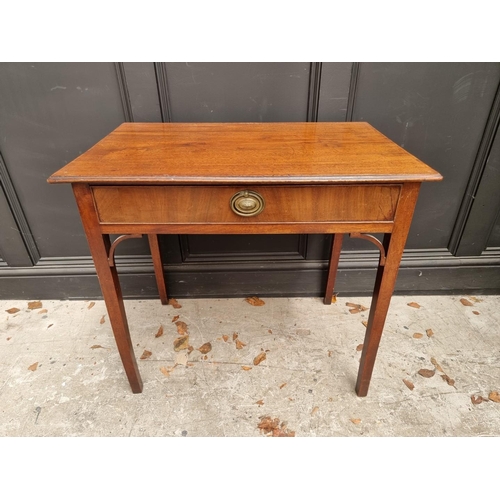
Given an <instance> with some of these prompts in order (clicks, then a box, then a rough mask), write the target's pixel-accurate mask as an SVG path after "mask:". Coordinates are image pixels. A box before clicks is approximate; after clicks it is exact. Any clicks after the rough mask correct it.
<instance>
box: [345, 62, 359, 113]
mask: <svg viewBox="0 0 500 500" xmlns="http://www.w3.org/2000/svg"><path fill="white" fill-rule="evenodd" d="M358 75H359V62H353V63H352V68H351V80H350V82H349V96H348V98H347V112H346V117H345V121H346V122H352V114H353V112H354V101H355V99H356V91H357V89H358Z"/></svg>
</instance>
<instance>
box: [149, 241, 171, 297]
mask: <svg viewBox="0 0 500 500" xmlns="http://www.w3.org/2000/svg"><path fill="white" fill-rule="evenodd" d="M148 239H149V248H150V249H151V257H152V258H153V266H154V269H155V276H156V284H157V285H158V293H159V294H160V300H161V303H162V304H167V303H168V297H167V286H166V285H165V274H164V272H163V262H162V259H161V253H160V243H159V241H158V235H157V234H148Z"/></svg>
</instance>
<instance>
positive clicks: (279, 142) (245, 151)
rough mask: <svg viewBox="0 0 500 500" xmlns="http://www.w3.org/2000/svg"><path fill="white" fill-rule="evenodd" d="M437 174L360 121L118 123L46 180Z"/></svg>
mask: <svg viewBox="0 0 500 500" xmlns="http://www.w3.org/2000/svg"><path fill="white" fill-rule="evenodd" d="M441 179H442V176H441V175H440V174H439V173H438V172H436V171H435V170H433V169H432V168H431V167H429V166H427V165H426V164H425V163H423V162H422V161H420V160H418V159H417V158H415V157H414V156H413V155H411V154H410V153H408V152H407V151H405V150H404V149H402V148H401V147H399V146H398V145H397V144H395V143H394V142H392V141H391V140H390V139H388V138H387V137H385V136H384V135H383V134H381V133H380V132H378V131H377V130H376V129H374V128H373V127H372V126H371V125H369V124H368V123H364V122H348V123H342V122H339V123H337V122H335V123H330V122H328V123H327V122H310V123H297V122H287V123H123V124H122V125H120V126H119V127H118V128H116V129H115V130H114V131H113V132H111V133H110V134H109V135H107V136H106V137H104V139H102V140H101V141H100V142H98V143H97V144H96V145H95V146H93V147H92V148H90V149H89V150H88V151H87V152H85V153H83V154H82V155H81V156H79V157H78V158H76V159H75V160H73V161H72V162H70V163H68V164H67V165H66V166H65V167H63V168H61V169H60V170H59V171H58V172H56V173H54V174H53V175H52V176H51V177H50V178H49V180H48V181H49V182H50V183H64V182H84V183H90V184H115V185H116V184H344V183H354V182H356V183H359V182H420V181H439V180H441Z"/></svg>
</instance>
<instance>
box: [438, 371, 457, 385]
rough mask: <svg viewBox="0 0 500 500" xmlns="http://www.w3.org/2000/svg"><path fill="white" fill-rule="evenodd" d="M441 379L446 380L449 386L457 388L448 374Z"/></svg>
mask: <svg viewBox="0 0 500 500" xmlns="http://www.w3.org/2000/svg"><path fill="white" fill-rule="evenodd" d="M441 378H442V379H443V380H445V381H446V383H447V384H448V385H451V386H453V387H455V381H454V380H453V379H452V378H450V377H448V375H446V373H445V374H444V375H441Z"/></svg>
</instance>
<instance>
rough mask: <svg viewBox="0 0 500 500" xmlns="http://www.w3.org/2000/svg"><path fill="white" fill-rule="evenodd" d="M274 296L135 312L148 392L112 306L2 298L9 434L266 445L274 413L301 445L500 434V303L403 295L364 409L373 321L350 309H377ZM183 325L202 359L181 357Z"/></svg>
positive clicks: (137, 305) (0, 408) (1, 418)
mask: <svg viewBox="0 0 500 500" xmlns="http://www.w3.org/2000/svg"><path fill="white" fill-rule="evenodd" d="M462 298H464V299H467V300H468V301H469V303H470V304H471V305H463V304H462V303H461V302H460V299H462ZM263 300H264V301H265V304H264V305H262V306H259V307H257V306H252V305H250V304H249V303H247V302H246V301H245V300H244V299H211V300H208V299H197V300H195V299H191V300H187V299H183V300H179V304H180V305H181V306H182V307H181V308H177V309H175V308H173V307H172V306H162V305H161V304H160V303H159V301H158V300H129V301H127V302H126V309H127V313H128V315H129V323H130V328H131V332H132V339H133V343H134V347H135V352H136V355H137V356H138V357H140V356H141V355H142V354H143V352H144V351H150V352H151V355H150V356H149V357H148V358H147V359H143V360H139V361H138V363H139V368H140V370H141V374H142V377H143V380H144V392H143V393H142V394H140V395H134V394H132V393H131V391H130V389H129V385H128V382H127V379H126V377H125V374H124V372H123V369H122V365H121V362H120V359H119V356H118V353H117V350H116V347H115V343H114V339H113V335H112V332H111V328H110V324H109V320H108V316H107V313H106V309H105V306H104V303H103V302H102V301H95V304H94V305H92V306H91V302H89V301H87V302H84V301H71V302H69V301H50V300H44V301H42V304H38V306H39V307H38V308H37V309H32V310H31V309H29V308H28V302H27V301H16V300H14V301H0V311H1V313H0V436H263V435H265V432H264V431H263V430H260V429H259V428H258V425H259V423H261V422H262V421H263V420H262V417H269V419H268V420H265V419H264V423H266V422H267V424H268V425H267V427H266V429H267V431H270V430H272V428H273V427H275V428H276V430H275V433H278V434H279V433H284V434H287V433H291V434H293V433H294V434H295V435H296V436H498V435H500V403H498V402H494V401H491V400H488V396H489V395H490V393H492V392H493V391H497V392H500V297H498V296H481V297H477V299H476V298H475V297H466V296H463V297H462V296H415V297H413V296H406V297H393V299H392V304H391V309H390V312H389V315H388V318H387V322H386V328H385V333H384V336H383V337H382V342H381V345H380V350H379V355H378V359H377V363H376V365H375V371H374V375H373V378H372V382H371V387H370V392H369V394H368V396H367V397H366V398H358V397H357V396H356V394H355V392H354V384H355V380H356V374H357V368H358V363H359V358H360V352H359V351H358V350H357V347H358V346H359V344H361V343H362V342H363V337H364V326H363V324H362V321H365V320H366V319H367V317H368V311H362V312H358V313H355V314H352V313H350V312H349V310H350V309H352V307H351V308H350V307H348V306H346V302H352V303H356V304H361V305H363V306H366V307H369V305H370V300H369V298H367V297H358V298H356V297H350V298H346V297H342V298H338V299H337V302H336V303H335V304H333V305H332V306H330V307H327V306H324V305H323V304H322V302H321V300H320V299H319V298H272V299H268V298H264V299H263ZM411 302H415V303H417V304H418V305H419V306H420V307H419V308H416V307H411V306H408V305H407V304H408V303H411ZM12 308H18V309H19V311H18V312H12V311H11V313H9V312H6V311H7V310H11V309H12ZM175 316H179V318H177V319H176V320H175V321H182V322H184V323H185V325H186V327H187V333H188V335H189V341H188V342H186V345H190V346H192V347H193V348H194V350H192V351H191V352H188V350H181V351H179V352H175V351H174V341H175V340H176V339H177V338H178V333H177V326H176V324H175V322H173V321H174V317H175ZM160 326H163V334H162V335H161V336H158V337H156V334H157V332H158V330H159V328H160ZM182 327H183V325H182V324H181V325H180V328H181V329H182ZM427 330H432V332H429V335H430V336H429V335H428V334H427V333H426V331H427ZM234 333H237V339H236V340H237V341H240V342H241V344H238V342H236V341H234V340H233V334H234ZM416 333H420V334H421V335H414V334H416ZM226 336H227V337H226ZM226 339H227V341H226ZM207 342H210V344H211V350H210V351H209V352H207V353H206V354H203V353H202V352H200V351H199V350H198V348H200V347H201V346H202V345H203V344H205V343H207ZM238 347H239V348H238ZM261 353H265V354H266V359H265V360H263V361H262V362H261V363H260V364H258V365H254V362H253V361H254V359H255V358H256V357H257V356H258V355H259V354H261ZM431 358H432V359H433V361H431ZM36 363H38V364H37V365H36ZM176 363H177V365H176ZM174 365H176V366H175V368H173V367H174ZM436 365H439V368H438V369H437V370H435V367H436ZM420 369H427V370H435V373H434V375H433V376H432V377H429V378H426V377H423V376H421V375H419V374H418V371H419V370H420ZM431 373H432V372H431ZM443 376H444V377H443ZM446 376H448V378H449V379H452V380H449V382H450V383H448V382H447V381H446ZM403 380H406V383H405V382H404V381H403ZM407 384H408V386H409V387H412V384H413V386H414V387H413V390H410V388H409V387H408V386H407ZM450 384H452V385H450ZM472 396H474V397H479V396H481V397H482V398H484V401H482V402H480V403H479V404H473V403H472V400H471V397H472ZM493 398H495V396H494V395H493ZM477 401H478V400H476V402H477ZM275 419H277V420H275ZM283 422H285V424H284V427H282V426H281V424H282V423H283ZM276 426H277V427H276Z"/></svg>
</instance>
